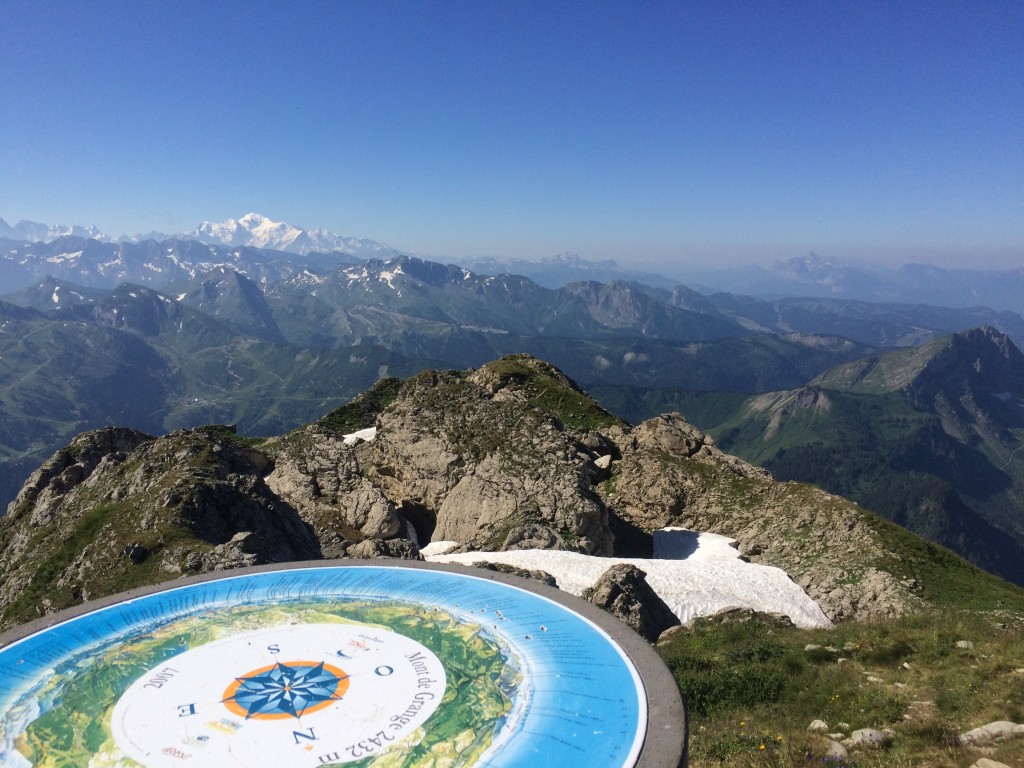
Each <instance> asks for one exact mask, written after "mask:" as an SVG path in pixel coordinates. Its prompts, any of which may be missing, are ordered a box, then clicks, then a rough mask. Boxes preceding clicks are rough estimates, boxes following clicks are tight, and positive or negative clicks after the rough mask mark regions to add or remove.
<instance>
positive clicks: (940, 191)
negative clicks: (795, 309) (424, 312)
mask: <svg viewBox="0 0 1024 768" xmlns="http://www.w3.org/2000/svg"><path fill="white" fill-rule="evenodd" d="M1022 39H1024V3H1021V2H1019V0H1013V1H1012V2H984V1H976V2H964V3H950V2H941V0H934V1H932V2H921V3H919V2H913V1H912V0H900V1H898V2H896V1H894V2H885V3H883V2H870V1H869V0H865V1H864V2H836V3H832V2H793V3H787V2H773V3H762V2H728V1H726V2H703V1H702V2H678V3H660V2H635V3H613V2H596V1H595V2H585V3H579V2H558V3H553V2H538V3H533V2H525V1H523V0H518V1H517V2H508V3H506V2H498V1H497V0H494V1H491V0H482V1H481V0H477V1H475V2H455V1H454V0H453V1H451V2H426V1H424V2H331V3H327V2H315V3H304V2H288V3H263V2H245V3H241V2H229V1H227V0H221V1H220V2H188V1H187V0H186V1H184V2H183V1H180V0H179V1H178V2H174V3H171V2H146V1H145V0H129V1H127V2H112V1H109V0H94V1H92V2H75V1H74V0H65V1H62V2H40V1H39V0H31V1H26V0H5V2H3V3H0V41H2V44H0V217H3V218H4V219H6V220H7V221H8V222H9V223H14V222H16V221H17V220H19V219H22V218H27V219H32V220H35V221H43V222H47V223H76V224H95V225H97V226H98V227H99V228H100V229H101V230H103V231H105V232H108V233H111V234H121V233H135V232H145V231H150V230H158V231H164V232H176V231H182V230H186V229H190V228H192V227H194V226H196V225H197V224H198V223H199V222H200V221H201V220H203V219H210V220H215V221H216V220H222V219H225V218H228V217H238V216H241V215H242V214H244V213H247V212H249V211H258V212H260V213H262V214H264V215H266V216H269V217H271V218H272V219H275V220H278V221H281V220H284V221H288V222H290V223H293V224H297V225H300V226H304V227H326V228H328V229H330V230H332V231H335V232H338V233H340V234H346V235H356V236H361V237H370V238H373V239H376V240H382V241H384V242H387V243H389V244H391V245H393V246H395V247H398V248H403V249H410V250H417V251H420V252H422V253H426V254H431V255H436V256H449V257H452V258H457V257H460V256H468V255H498V256H508V257H524V258H539V257H544V256H550V255H553V254H555V253H559V252H563V251H575V252H578V253H579V254H580V255H582V256H584V257H586V258H592V259H603V258H614V259H616V260H618V261H619V262H620V263H623V264H630V263H635V264H645V265H657V264H668V263H672V264H673V265H676V266H680V265H685V264H695V265H696V264H709V263H716V264H724V263H731V262H757V261H767V260H772V259H777V258H789V257H791V256H800V255H804V254H806V253H808V252H809V251H812V250H813V251H816V252H818V253H821V254H826V255H830V256H836V257H840V258H850V259H858V260H868V261H876V262H892V263H903V262H907V261H928V262H932V263H936V264H956V263H970V264H973V265H991V266H1017V265H1021V264H1024V44H1022V43H1021V40H1022Z"/></svg>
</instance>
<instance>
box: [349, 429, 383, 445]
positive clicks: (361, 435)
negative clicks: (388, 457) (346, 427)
mask: <svg viewBox="0 0 1024 768" xmlns="http://www.w3.org/2000/svg"><path fill="white" fill-rule="evenodd" d="M376 436H377V428H376V427H367V428H366V429H360V430H357V431H356V432H350V433H349V434H347V435H345V445H355V444H356V441H357V440H364V441H365V442H367V443H368V442H370V441H371V440H373V438H375V437H376Z"/></svg>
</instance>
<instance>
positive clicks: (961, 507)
mask: <svg viewBox="0 0 1024 768" xmlns="http://www.w3.org/2000/svg"><path fill="white" fill-rule="evenodd" d="M713 431H714V432H716V434H718V435H719V437H720V440H721V442H722V444H723V445H724V446H727V448H728V449H729V450H732V451H735V452H736V453H738V454H740V455H742V456H744V457H745V458H747V459H748V460H751V461H755V462H756V463H759V464H761V465H763V466H765V467H767V468H769V469H770V470H771V471H772V472H773V473H774V474H775V475H776V476H777V477H779V478H782V479H792V480H800V481H804V482H813V483H816V484H818V485H821V486H822V487H824V488H827V489H829V490H831V491H833V492H836V493H841V494H843V495H846V496H848V497H850V498H852V499H854V500H856V501H858V502H859V503H861V504H863V505H865V506H866V507H868V508H870V509H872V510H874V511H876V512H878V513H880V514H882V515H884V516H886V517H888V518H889V519H892V520H894V521H896V522H898V523H900V524H902V525H905V526H907V527H908V528H910V529H911V530H913V531H915V532H917V533H919V534H920V535H922V536H925V537H927V538H930V539H932V540H934V541H938V542H940V543H942V544H945V545H946V546H949V547H950V548H952V549H954V550H955V551H957V552H960V553H961V554H963V555H964V556H965V557H967V558H968V559H970V560H971V561H972V562H975V563H977V564H978V565H981V566H982V567H984V568H986V569H988V570H991V571H992V572H994V573H997V574H999V575H1001V576H1004V577H1005V578H1008V579H1010V580H1012V581H1015V582H1016V583H1024V355H1021V353H1020V351H1019V350H1018V349H1017V347H1016V346H1015V345H1014V344H1013V342H1012V341H1011V340H1010V339H1009V338H1008V337H1007V336H1006V335H1004V334H1001V333H999V332H998V331H995V330H993V329H991V328H979V329H974V330H971V331H966V332H964V333H958V334H954V335H953V336H950V337H947V338H945V339H940V340H937V341H935V342H930V343H928V344H926V345H922V346H921V347H917V348H914V349H909V350H899V351H895V352H889V353H886V354H883V355H878V356H873V357H869V358H866V359H864V360H861V361H857V362H854V363H849V364H846V365H842V366H839V367H837V368H835V369H832V370H829V371H827V372H825V373H823V374H821V375H819V376H818V377H817V378H815V379H814V380H812V381H811V382H810V384H809V385H808V386H806V387H802V388H799V389H796V390H790V391H784V392H776V393H767V394H764V395H759V396H757V397H753V398H750V399H748V400H747V401H746V402H745V403H744V404H743V405H742V406H740V408H739V411H738V413H737V414H736V415H735V416H732V417H728V418H725V419H723V420H721V421H720V422H719V424H718V426H717V427H715V428H714V429H713Z"/></svg>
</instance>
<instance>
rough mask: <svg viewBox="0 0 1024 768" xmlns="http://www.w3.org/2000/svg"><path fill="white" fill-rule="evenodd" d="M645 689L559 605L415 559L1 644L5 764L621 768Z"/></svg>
mask: <svg viewBox="0 0 1024 768" xmlns="http://www.w3.org/2000/svg"><path fill="white" fill-rule="evenodd" d="M646 726H647V699H646V697H645V692H644V689H643V686H642V684H641V682H640V678H639V676H638V674H637V672H636V670H635V668H634V666H633V664H632V663H631V662H630V660H629V658H628V657H627V656H626V654H625V653H624V652H623V651H622V650H621V648H620V647H619V646H618V645H617V644H616V643H615V642H614V641H613V640H612V639H611V638H610V637H609V636H608V634H606V633H605V632H604V631H602V630H601V629H600V628H598V627H597V626H596V625H595V624H594V623H592V622H590V621H589V620H587V619H585V618H583V617H582V616H580V615H579V614H577V613H575V612H574V611H572V610H570V609H568V608H566V607H565V606H563V605H561V604H559V603H557V602H554V601H553V600H549V599H547V598H546V597H543V596H541V595H538V594H534V593H533V592H530V591H527V590H524V589H520V588H518V587H515V586H512V585H510V584H507V583H503V582H502V581H493V580H490V579H485V578H479V577H475V576H469V575H466V574H463V573H454V572H449V571H444V570H436V569H430V568H414V567H400V566H388V567H382V566H365V565H361V566H351V567H350V566H341V567H301V568H291V569H286V570H265V571H259V572H246V573H243V574H240V575H229V576H220V577H219V578H218V577H214V578H204V579H201V580H197V581H193V582H191V583H188V584H186V585H184V586H177V587H172V588H170V589H165V590H163V591H156V592H152V593H150V594H145V595H143V596H142V597H135V598H133V599H130V600H125V601H122V602H116V603H114V604H112V605H109V606H107V607H103V608H100V609H97V610H94V611H92V612H89V613H84V614H82V615H78V616H76V617H74V618H71V619H68V620H66V621H63V622H61V623H59V624H56V625H55V626H52V627H49V628H47V629H44V630H42V631H39V632H37V633H35V634H32V635H29V636H27V637H24V638H22V639H19V640H16V641H14V642H13V643H11V644H10V645H8V646H7V647H5V648H2V649H0V766H5V767H6V766H10V767H12V768H13V767H14V766H17V767H18V768H23V767H24V766H30V765H37V764H43V763H44V760H45V764H47V765H58V764H60V765H95V766H101V765H110V766H113V765H118V766H149V767H152V768H164V767H165V766H167V767H170V766H175V767H178V766H184V765H188V766H217V768H221V767H222V766H238V767H239V768H244V767H249V766H281V765H288V766H308V768H314V767H315V768H320V767H321V766H327V765H343V764H344V765H348V766H367V767H369V766H377V767H379V768H383V767H384V766H388V767H391V766H404V767H407V768H415V766H470V765H487V766H523V765H529V766H558V768H565V766H567V765H587V766H630V765H634V764H635V763H636V761H637V759H638V756H639V754H640V749H641V746H642V744H643V742H644V737H645V732H646Z"/></svg>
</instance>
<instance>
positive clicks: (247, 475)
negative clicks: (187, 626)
mask: <svg viewBox="0 0 1024 768" xmlns="http://www.w3.org/2000/svg"><path fill="white" fill-rule="evenodd" d="M132 446H134V447H132ZM126 448H131V450H130V451H126V450H125V449H126ZM104 451H109V452H108V453H104ZM45 468H46V469H45V471H43V472H41V473H39V474H38V475H37V477H36V480H37V481H40V482H37V483H36V484H34V488H35V489H37V490H39V491H41V492H39V493H35V494H33V493H31V492H24V493H23V495H22V496H21V497H20V499H21V501H20V504H21V506H20V507H19V509H18V511H17V514H15V515H14V516H12V517H11V518H9V519H4V520H3V521H0V545H2V547H3V549H4V550H5V554H6V555H7V556H6V557H4V558H2V559H0V615H3V620H2V621H0V625H9V624H10V623H13V622H16V621H24V620H26V619H29V618H33V617H34V616H37V615H42V614H44V613H47V612H50V611H53V610H57V609H60V608H64V607H67V606H70V605H75V604H77V603H80V602H82V601H84V600H87V599H91V598H95V597H100V596H102V595H104V594H108V593H109V592H110V591H113V590H115V589H117V590H121V589H125V588H128V587H131V586H142V585H143V584H146V583H149V580H148V579H147V576H146V574H147V572H148V569H146V568H139V567H138V565H139V564H141V563H144V562H146V561H148V560H149V559H150V558H154V557H155V558H157V561H156V562H157V563H158V570H159V572H160V573H162V574H164V575H165V577H170V576H174V575H180V574H183V573H189V572H195V571H208V570H220V569H223V568H230V567H237V566H240V565H257V564H263V563H273V562H282V561H287V560H308V559H315V558H319V557H320V556H321V551H320V546H319V543H318V541H317V539H316V537H315V535H314V534H313V531H312V530H311V529H310V528H309V527H308V526H307V525H306V524H305V523H304V522H303V521H302V519H301V518H300V517H299V516H298V515H297V514H296V513H295V511H294V510H293V509H291V508H290V507H288V506H287V505H286V504H284V503H282V502H281V501H280V499H278V498H277V496H275V495H274V494H273V493H272V492H271V491H270V489H269V488H267V486H266V484H265V483H264V482H263V480H262V478H261V477H260V476H259V468H260V462H258V461H254V452H253V450H252V449H251V448H250V447H249V446H247V445H245V444H244V443H242V442H241V441H238V440H237V439H236V438H234V436H233V434H232V433H231V432H230V430H227V429H224V428H210V429H198V430H182V431H179V432H175V433H172V434H170V435H167V436H165V437H162V438H151V437H149V436H146V435H142V434H141V433H135V432H132V431H131V430H120V431H117V430H100V431H99V432H96V433H87V434H86V435H82V436H80V437H79V438H76V441H74V442H73V443H72V445H71V446H69V447H68V448H67V449H65V450H64V451H63V452H58V454H57V455H55V456H54V457H53V458H52V459H51V460H50V461H49V462H47V464H46V465H45ZM69 468H73V471H72V472H68V469H69ZM47 477H48V478H49V480H48V481H46V480H45V478H47ZM239 534H244V535H243V536H240V537H237V536H238V535H239ZM68 543H71V544H73V546H70V547H69V546H68ZM43 563H46V565H47V569H48V570H49V571H50V572H51V573H52V576H51V578H50V579H49V580H48V582H47V583H46V584H45V588H43V589H40V586H39V585H38V577H37V576H36V574H37V573H38V572H39V570H40V567H41V565H42V564H43ZM149 578H151V577H149ZM144 579H145V580H144ZM140 580H142V581H140ZM34 593H35V594H39V593H41V594H39V597H38V598H36V597H32V595H33V594H34Z"/></svg>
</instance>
